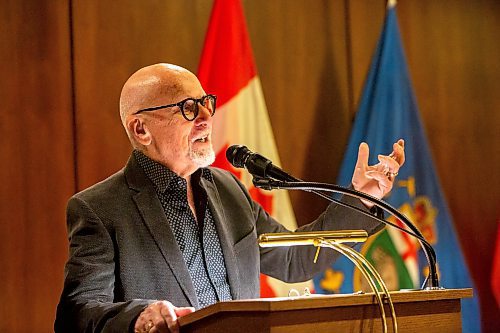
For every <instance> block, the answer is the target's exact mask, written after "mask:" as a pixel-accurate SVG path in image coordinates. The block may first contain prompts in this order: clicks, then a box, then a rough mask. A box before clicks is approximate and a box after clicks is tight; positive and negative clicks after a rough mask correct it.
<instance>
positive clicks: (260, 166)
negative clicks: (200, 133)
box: [226, 145, 299, 181]
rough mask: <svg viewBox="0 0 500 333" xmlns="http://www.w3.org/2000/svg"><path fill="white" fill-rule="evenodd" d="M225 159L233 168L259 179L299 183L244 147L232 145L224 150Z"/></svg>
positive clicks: (267, 160) (296, 179)
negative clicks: (245, 170) (243, 170)
mask: <svg viewBox="0 0 500 333" xmlns="http://www.w3.org/2000/svg"><path fill="white" fill-rule="evenodd" d="M226 158H227V160H228V161H229V163H231V164H232V165H233V166H234V167H236V168H245V169H247V170H248V172H250V174H252V175H253V176H256V177H259V178H274V179H277V180H282V181H299V179H298V178H295V177H293V176H291V175H289V174H288V173H286V172H285V171H283V170H282V169H280V168H279V167H277V166H275V165H273V162H271V160H269V159H267V158H265V157H264V156H262V155H260V154H257V153H254V152H252V151H251V150H250V149H248V148H247V147H245V146H241V145H233V146H231V147H229V148H228V149H227V150H226Z"/></svg>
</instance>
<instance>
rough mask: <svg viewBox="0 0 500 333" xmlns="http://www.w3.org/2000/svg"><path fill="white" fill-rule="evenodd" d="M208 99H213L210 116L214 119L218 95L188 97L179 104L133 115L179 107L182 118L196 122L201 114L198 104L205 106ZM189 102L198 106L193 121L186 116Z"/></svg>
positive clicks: (149, 109) (142, 110)
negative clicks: (185, 111) (185, 108)
mask: <svg viewBox="0 0 500 333" xmlns="http://www.w3.org/2000/svg"><path fill="white" fill-rule="evenodd" d="M207 98H212V99H213V105H212V110H210V109H209V110H210V111H211V112H210V116H211V117H213V116H214V114H215V108H216V103H217V96H216V95H212V94H208V95H205V96H202V97H200V98H193V97H188V98H186V99H183V100H182V101H180V102H178V103H173V104H167V105H160V106H153V107H151V108H146V109H140V110H138V111H136V112H134V113H133V114H139V113H142V112H149V111H156V110H160V109H165V108H171V107H174V106H177V107H179V109H181V113H182V116H183V117H184V119H186V120H187V121H194V120H195V119H196V117H198V114H199V113H200V109H199V106H198V104H201V105H203V102H204V101H205V100H206V99H207ZM188 101H193V102H195V106H196V107H195V111H194V117H193V118H192V119H190V118H188V116H186V114H185V113H184V104H185V103H186V102H188Z"/></svg>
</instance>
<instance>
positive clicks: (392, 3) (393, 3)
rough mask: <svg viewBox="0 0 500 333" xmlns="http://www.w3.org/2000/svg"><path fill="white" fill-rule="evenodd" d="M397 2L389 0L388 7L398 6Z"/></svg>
mask: <svg viewBox="0 0 500 333" xmlns="http://www.w3.org/2000/svg"><path fill="white" fill-rule="evenodd" d="M396 3H397V1H396V0H387V8H393V7H394V6H396Z"/></svg>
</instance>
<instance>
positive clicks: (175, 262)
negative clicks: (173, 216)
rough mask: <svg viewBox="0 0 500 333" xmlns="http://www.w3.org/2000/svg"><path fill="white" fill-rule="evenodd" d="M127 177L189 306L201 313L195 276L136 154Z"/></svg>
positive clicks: (126, 172) (144, 219)
mask: <svg viewBox="0 0 500 333" xmlns="http://www.w3.org/2000/svg"><path fill="white" fill-rule="evenodd" d="M124 174H125V179H126V180H127V183H128V185H129V188H130V189H131V190H133V191H134V192H135V193H133V194H132V198H133V200H134V202H135V204H136V206H137V209H138V210H139V213H140V214H141V216H142V220H143V223H144V224H145V225H146V227H147V229H148V230H149V232H150V234H151V237H152V238H153V240H154V242H155V243H156V245H157V246H158V248H159V249H160V252H161V254H162V255H163V258H164V259H165V261H166V262H167V264H168V266H169V267H170V269H171V271H172V273H173V275H174V276H175V278H176V280H177V282H178V284H179V286H180V287H181V289H182V291H183V292H184V294H185V296H186V298H187V299H188V301H189V303H190V304H191V306H193V307H195V308H197V309H198V308H199V304H198V299H197V297H196V291H195V289H194V286H193V283H192V281H191V276H190V274H189V271H188V269H187V266H186V263H185V262H184V258H183V257H182V253H181V251H180V249H179V246H178V245H177V241H176V240H175V237H174V234H173V232H172V229H171V228H170V225H169V223H168V221H167V217H166V216H165V212H164V211H163V207H162V206H161V203H160V200H159V199H158V196H157V195H156V191H155V188H154V185H153V183H152V182H151V180H150V179H149V178H148V177H147V176H146V174H145V173H144V171H143V170H142V168H141V166H140V165H139V163H138V162H137V159H136V158H135V156H134V154H132V155H131V157H130V159H129V161H128V163H127V165H126V166H125V170H124Z"/></svg>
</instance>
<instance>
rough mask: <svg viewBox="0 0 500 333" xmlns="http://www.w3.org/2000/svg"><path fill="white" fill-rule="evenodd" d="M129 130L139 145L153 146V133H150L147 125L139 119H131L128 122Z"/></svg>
mask: <svg viewBox="0 0 500 333" xmlns="http://www.w3.org/2000/svg"><path fill="white" fill-rule="evenodd" d="M127 129H128V131H129V133H130V134H131V136H132V137H133V138H134V140H135V141H136V142H137V143H139V144H141V145H143V146H147V145H149V144H151V141H152V137H151V132H149V129H148V127H147V125H146V124H145V123H144V122H143V121H141V120H140V119H139V118H137V117H131V118H130V119H129V121H128V122H127Z"/></svg>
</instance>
